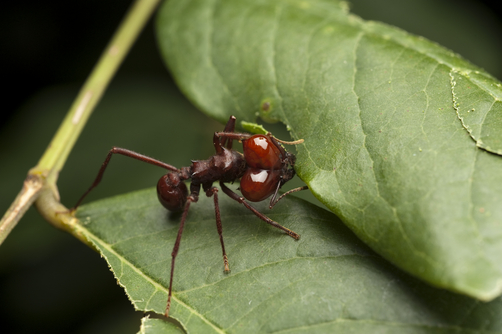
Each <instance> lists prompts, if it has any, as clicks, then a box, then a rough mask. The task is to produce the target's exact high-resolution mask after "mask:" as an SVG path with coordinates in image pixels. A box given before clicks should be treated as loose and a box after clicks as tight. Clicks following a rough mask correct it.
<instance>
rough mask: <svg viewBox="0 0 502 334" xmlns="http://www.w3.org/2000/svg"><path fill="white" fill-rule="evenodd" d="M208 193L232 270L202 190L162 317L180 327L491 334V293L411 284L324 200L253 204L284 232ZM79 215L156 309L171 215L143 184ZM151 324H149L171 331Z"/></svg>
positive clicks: (142, 302) (499, 307)
mask: <svg viewBox="0 0 502 334" xmlns="http://www.w3.org/2000/svg"><path fill="white" fill-rule="evenodd" d="M219 200H220V208H221V215H222V217H221V218H222V223H223V234H224V240H225V246H226V250H227V253H228V256H229V261H230V266H231V270H232V271H231V273H230V274H225V273H224V272H223V259H222V256H221V246H220V242H219V237H218V233H217V231H216V226H215V225H216V224H215V219H214V206H213V201H212V199H210V198H206V197H201V199H200V200H199V202H198V203H195V204H193V205H192V206H191V207H190V212H189V215H188V220H187V224H186V225H185V230H184V232H183V237H182V242H181V247H180V251H179V254H178V257H177V259H176V270H175V273H174V283H173V297H174V299H173V304H172V308H171V316H172V317H174V318H175V319H177V320H179V321H180V322H181V324H182V326H183V327H184V328H185V329H186V330H187V331H188V332H191V333H227V332H229V333H230V332H233V333H262V332H280V331H285V332H288V333H290V332H291V333H312V332H323V333H325V332H337V333H345V332H353V333H364V332H367V333H376V332H385V333H424V332H428V333H464V332H465V333H469V332H475V331H481V332H482V331H486V332H490V333H502V321H501V318H500V312H501V311H502V299H501V298H498V299H496V300H495V301H492V302H490V303H483V302H479V301H477V300H474V299H471V298H469V297H465V296H461V295H457V294H453V293H450V292H447V291H445V290H438V289H436V288H432V287H430V286H428V285H426V284H424V283H421V282H420V281H418V280H416V279H414V278H412V277H410V276H408V275H406V274H404V273H403V272H401V271H399V270H398V269H395V268H394V267H393V266H392V265H390V264H389V263H388V262H386V261H385V260H383V259H382V258H381V257H379V256H378V255H376V254H375V253H373V252H372V251H371V250H369V249H368V248H367V247H366V246H365V245H364V244H363V243H362V242H361V241H359V239H357V238H356V236H355V235H354V234H353V233H352V232H351V231H350V230H349V229H348V228H347V227H345V226H344V225H343V224H342V223H341V221H340V220H339V219H338V218H337V217H336V216H335V215H334V214H332V213H330V212H328V211H326V210H324V209H321V208H319V207H317V206H315V205H312V204H309V203H307V202H305V201H302V200H299V199H296V198H294V197H289V198H285V199H284V200H283V201H281V202H280V203H279V204H278V205H277V206H276V207H274V209H273V210H268V209H266V206H267V203H265V202H261V203H257V205H256V207H257V209H258V210H260V211H261V212H264V213H265V214H267V215H268V216H269V217H270V218H272V219H274V220H276V221H277V222H279V223H280V224H283V225H284V226H286V227H288V228H291V229H292V230H294V231H295V232H298V233H300V234H301V239H300V240H298V241H295V240H293V239H292V238H290V237H289V236H288V235H286V234H284V233H283V232H281V231H280V230H278V229H276V228H273V227H271V226H269V225H268V224H266V223H264V222H263V221H261V220H260V219H258V218H257V217H256V216H255V215H254V214H252V213H251V212H250V211H249V210H246V209H245V208H244V207H243V206H241V205H239V204H238V203H236V202H235V201H233V200H231V199H230V198H228V197H227V196H220V197H219ZM78 216H79V217H80V219H81V221H82V222H83V223H82V225H81V229H82V233H84V234H85V235H86V236H87V237H88V238H89V239H90V240H91V241H92V242H93V243H94V244H95V245H96V247H97V248H98V249H99V250H100V252H101V253H102V256H103V257H104V258H105V259H106V261H108V263H109V265H110V267H111V269H112V271H113V273H114V275H115V277H116V279H117V281H118V283H119V284H120V285H122V286H123V287H124V288H125V290H126V292H127V294H128V296H129V299H130V300H131V302H132V303H133V304H134V306H135V308H136V309H138V310H141V311H145V312H146V311H154V312H156V313H159V314H162V313H163V312H164V308H165V306H166V300H167V291H168V289H167V283H168V281H169V272H170V264H171V251H172V247H173V245H174V241H175V239H176V235H177V231H178V226H179V219H180V217H179V215H172V214H169V213H167V211H166V210H165V209H164V208H163V207H162V206H161V205H160V204H159V203H158V200H157V196H156V191H155V189H153V188H152V189H147V190H144V191H140V192H136V193H131V194H127V195H123V196H119V197H114V198H110V199H106V200H103V201H99V202H94V203H91V204H89V205H86V206H84V207H82V208H81V209H79V211H78ZM151 322H153V323H155V331H154V332H155V333H157V332H161V330H172V329H173V328H172V327H173V326H171V325H168V324H165V323H164V320H162V319H152V320H149V322H148V323H151ZM143 324H145V322H144V323H143ZM157 327H160V328H161V329H159V330H157ZM163 327H166V329H162V328H163ZM142 328H144V326H143V327H142ZM147 333H148V332H147Z"/></svg>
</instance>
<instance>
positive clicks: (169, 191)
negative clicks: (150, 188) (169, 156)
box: [157, 173, 188, 212]
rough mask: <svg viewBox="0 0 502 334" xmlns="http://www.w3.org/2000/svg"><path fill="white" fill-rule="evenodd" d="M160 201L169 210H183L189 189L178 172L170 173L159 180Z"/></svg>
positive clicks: (158, 194)
mask: <svg viewBox="0 0 502 334" xmlns="http://www.w3.org/2000/svg"><path fill="white" fill-rule="evenodd" d="M157 196H158V197H159V202H160V203H161V204H162V205H163V206H164V207H165V208H166V209H167V210H169V211H172V212H177V211H182V210H183V208H184V207H185V202H186V201H187V197H188V189H187V186H186V185H185V183H184V182H183V181H181V179H180V177H179V175H178V174H177V173H168V174H166V175H164V176H162V177H161V178H160V179H159V182H157Z"/></svg>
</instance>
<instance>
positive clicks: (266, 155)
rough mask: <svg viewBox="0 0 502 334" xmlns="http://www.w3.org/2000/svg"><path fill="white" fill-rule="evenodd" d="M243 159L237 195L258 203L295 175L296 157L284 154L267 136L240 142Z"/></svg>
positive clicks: (274, 141)
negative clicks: (242, 174)
mask: <svg viewBox="0 0 502 334" xmlns="http://www.w3.org/2000/svg"><path fill="white" fill-rule="evenodd" d="M242 144H243V147H244V158H245V160H246V164H247V166H248V168H247V170H246V172H245V173H244V176H243V177H242V178H241V187H240V189H241V193H242V195H243V196H244V197H245V198H246V199H248V200H250V201H252V202H259V201H262V200H264V199H266V198H267V197H270V196H271V195H272V194H274V197H273V198H275V197H276V195H277V192H278V191H279V188H281V187H282V185H283V184H284V183H286V182H288V181H289V180H291V179H292V178H293V177H294V176H295V170H294V168H293V167H294V164H295V160H296V157H295V156H294V154H292V153H289V152H287V151H286V150H285V149H284V148H283V147H282V146H281V144H280V143H279V142H278V141H277V140H276V139H275V138H274V137H273V136H272V135H270V134H268V135H254V136H251V137H250V138H248V139H246V140H243V142H242Z"/></svg>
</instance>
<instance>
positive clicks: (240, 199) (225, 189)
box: [220, 182, 300, 240]
mask: <svg viewBox="0 0 502 334" xmlns="http://www.w3.org/2000/svg"><path fill="white" fill-rule="evenodd" d="M220 187H221V189H222V190H223V192H224V193H225V194H227V195H228V197H230V198H231V199H233V200H235V201H237V202H239V203H241V204H243V205H244V206H245V207H246V208H248V209H249V210H251V212H253V213H254V214H255V215H256V216H257V217H258V218H260V219H261V220H263V221H264V222H266V223H268V224H270V225H272V226H274V227H277V228H278V229H280V230H283V231H284V232H286V233H287V234H288V235H289V236H290V237H292V238H293V239H296V240H298V239H300V235H299V234H297V233H295V232H293V231H291V230H290V229H288V228H286V227H284V226H282V225H280V224H279V223H277V222H275V221H273V220H272V219H270V218H268V217H267V216H265V215H264V214H263V213H261V212H260V211H258V210H256V209H255V208H253V207H252V206H251V205H250V204H249V203H248V202H246V199H245V198H244V197H242V196H239V195H237V194H236V193H234V192H233V191H232V190H230V188H228V187H227V186H226V185H225V184H224V183H223V182H220Z"/></svg>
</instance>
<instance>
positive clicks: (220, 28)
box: [157, 0, 502, 300]
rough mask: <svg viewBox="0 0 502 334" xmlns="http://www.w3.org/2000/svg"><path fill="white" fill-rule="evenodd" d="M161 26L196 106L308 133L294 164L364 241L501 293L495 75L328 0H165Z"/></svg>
mask: <svg viewBox="0 0 502 334" xmlns="http://www.w3.org/2000/svg"><path fill="white" fill-rule="evenodd" d="M157 29H158V38H159V43H160V46H161V50H162V52H163V55H164V58H165V60H166V62H167V64H168V66H169V68H170V70H171V72H172V73H173V75H174V77H175V78H176V80H177V82H178V84H179V85H180V87H181V89H182V90H183V91H184V92H185V94H186V95H187V96H188V97H189V98H190V99H191V100H192V101H193V102H194V103H195V104H196V105H198V106H199V107H200V108H201V109H202V110H204V111H205V112H206V113H208V114H210V115H212V116H213V117H215V118H217V119H219V120H220V121H224V120H226V119H227V118H228V116H229V115H231V114H233V115H235V116H236V117H237V119H238V120H239V121H242V120H244V121H248V122H252V121H254V120H255V118H256V116H257V115H260V116H261V117H262V118H263V119H265V120H280V121H281V122H283V123H285V124H286V125H287V126H288V128H289V129H290V130H291V134H292V136H293V137H294V138H295V139H300V138H303V139H304V140H305V142H304V144H302V145H298V147H297V149H298V155H297V165H296V170H297V172H298V175H299V176H300V177H301V178H302V180H304V181H305V182H306V183H307V184H308V185H309V187H310V189H311V190H312V192H313V193H314V195H315V196H316V197H317V198H318V199H319V200H320V201H321V202H322V203H324V204H325V205H326V206H327V207H329V208H330V209H331V210H332V211H333V212H334V213H336V214H337V215H338V216H339V217H340V218H341V219H342V220H343V221H344V222H345V223H346V224H347V225H348V226H349V227H350V228H351V229H352V230H353V231H354V232H355V233H356V234H357V235H358V236H359V237H360V238H361V239H362V240H363V241H364V242H366V243H367V244H368V245H370V246H371V248H373V249H374V250H376V251H377V252H378V253H379V254H381V255H383V256H384V257H385V258H387V259H389V260H390V261H392V262H393V263H394V264H396V265H397V266H399V267H401V268H403V269H404V270H406V271H408V272H409V273H412V274H413V275H415V276H417V277H420V278H421V279H424V280H426V281H428V282H430V283H432V284H434V285H437V286H440V287H443V288H447V289H450V290H452V291H457V292H461V293H464V294H467V295H470V296H474V297H476V298H479V299H483V300H490V299H493V298H495V297H496V296H498V295H499V294H500V293H501V289H502V259H501V258H500V256H499V254H501V251H502V205H500V203H502V158H501V156H500V155H498V154H499V153H500V149H501V148H502V146H501V142H502V141H501V139H502V131H497V129H500V124H501V122H502V121H501V120H502V115H501V112H499V109H500V106H499V104H500V99H501V97H502V93H501V88H500V87H501V86H500V83H499V82H498V81H496V80H495V79H493V78H492V77H490V76H489V75H488V74H486V73H483V72H482V71H481V70H480V69H479V68H476V67H475V66H473V65H471V64H469V63H468V62H466V61H465V60H463V59H461V58H460V57H459V56H457V55H455V54H453V53H452V52H450V51H448V50H446V49H444V48H442V47H440V46H438V45H436V44H434V43H432V42H429V41H427V40H425V39H423V38H420V37H415V36H411V35H409V34H407V33H406V32H403V31H401V30H399V29H397V28H393V27H389V26H386V25H384V24H381V23H376V22H365V21H363V20H361V19H360V18H358V17H355V16H353V15H350V14H348V12H347V9H346V7H345V5H344V3H343V2H337V1H334V0H329V1H323V0H316V1H308V2H307V1H295V0H277V1H264V0H263V1H259V0H232V1H230V0H229V1H214V0H213V1H208V0H204V1H201V0H193V1H188V2H187V1H179V0H172V1H169V2H166V3H165V4H164V6H163V7H162V8H161V10H160V13H159V17H158V21H157ZM461 77H462V79H461ZM454 97H455V98H454ZM471 109H475V111H474V113H469V112H468V111H469V110H471ZM471 114H472V115H471ZM473 139H474V141H473ZM480 147H481V148H482V149H480Z"/></svg>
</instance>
